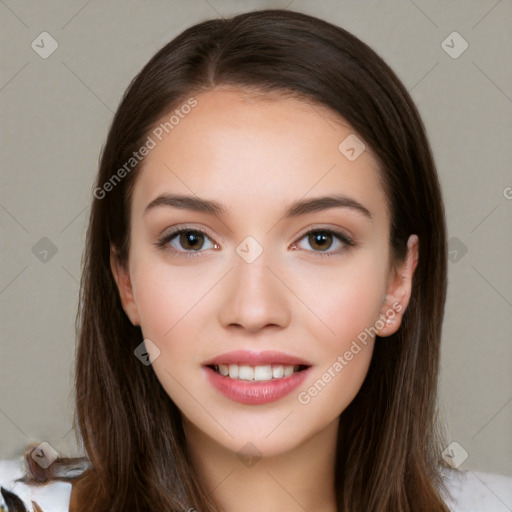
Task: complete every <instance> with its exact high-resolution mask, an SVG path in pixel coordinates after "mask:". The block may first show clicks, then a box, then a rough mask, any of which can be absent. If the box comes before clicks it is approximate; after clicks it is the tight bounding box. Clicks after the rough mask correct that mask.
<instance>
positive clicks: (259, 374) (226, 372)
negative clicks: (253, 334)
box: [217, 364, 299, 381]
mask: <svg viewBox="0 0 512 512" xmlns="http://www.w3.org/2000/svg"><path fill="white" fill-rule="evenodd" d="M217 370H218V372H219V373H220V374H221V375H223V376H224V377H227V376H229V377H230V378H231V379H241V380H254V381H265V380H272V379H281V378H283V377H289V376H290V375H293V374H294V373H295V372H296V371H298V370H299V366H297V365H296V366H292V365H282V364H275V365H270V364H267V365H264V366H249V365H238V364H230V365H226V364H219V365H217Z"/></svg>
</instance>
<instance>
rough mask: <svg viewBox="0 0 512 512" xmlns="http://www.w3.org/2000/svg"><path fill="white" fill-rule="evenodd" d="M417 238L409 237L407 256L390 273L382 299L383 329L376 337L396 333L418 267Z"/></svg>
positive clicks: (409, 296) (414, 236)
mask: <svg viewBox="0 0 512 512" xmlns="http://www.w3.org/2000/svg"><path fill="white" fill-rule="evenodd" d="M418 253H419V238H418V236H417V235H411V236H410V237H409V240H408V241H407V255H406V256H405V259H404V261H403V262H402V263H401V264H400V265H399V266H398V267H395V268H393V270H392V271H391V273H390V276H389V280H388V284H387V290H386V296H385V297H384V300H383V304H382V309H381V316H380V318H381V319H382V322H381V323H384V327H383V328H382V329H379V332H378V335H379V336H380V337H386V336H390V335H392V334H394V333H395V332H396V331H398V329H399V327H400V325H401V323H402V318H403V315H404V313H405V310H406V309H407V305H408V304H409V300H410V298H411V290H412V278H413V275H414V271H415V270H416V266H417V265H418Z"/></svg>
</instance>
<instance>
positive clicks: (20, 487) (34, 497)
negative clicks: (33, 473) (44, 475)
mask: <svg viewBox="0 0 512 512" xmlns="http://www.w3.org/2000/svg"><path fill="white" fill-rule="evenodd" d="M23 475H25V468H24V465H23V457H19V458H17V459H13V460H0V485H1V486H2V487H3V488H4V489H7V490H8V491H11V492H14V493H15V494H16V495H17V496H18V498H20V499H21V500H22V501H23V502H24V503H25V508H26V509H27V510H29V511H30V512H33V510H34V507H33V506H32V501H35V502H36V503H37V504H38V505H39V507H40V508H41V510H43V512H68V511H69V501H70V498H71V489H72V485H71V483H69V482H52V483H50V484H47V485H27V484H24V483H21V482H15V480H16V479H17V478H21V477H23ZM1 505H3V506H4V507H5V510H7V507H6V505H5V501H4V499H3V497H2V495H1V494H0V510H1Z"/></svg>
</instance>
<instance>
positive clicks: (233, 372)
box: [229, 364, 238, 379]
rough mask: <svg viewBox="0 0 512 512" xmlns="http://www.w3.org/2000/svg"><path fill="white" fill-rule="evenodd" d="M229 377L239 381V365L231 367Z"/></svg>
mask: <svg viewBox="0 0 512 512" xmlns="http://www.w3.org/2000/svg"><path fill="white" fill-rule="evenodd" d="M229 376H230V377H231V378H232V379H238V365H237V364H230V365H229Z"/></svg>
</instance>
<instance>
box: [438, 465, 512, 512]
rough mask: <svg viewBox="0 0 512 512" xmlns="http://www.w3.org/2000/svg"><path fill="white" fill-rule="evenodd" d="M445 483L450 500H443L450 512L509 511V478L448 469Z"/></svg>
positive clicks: (511, 495) (511, 481) (511, 489)
mask: <svg viewBox="0 0 512 512" xmlns="http://www.w3.org/2000/svg"><path fill="white" fill-rule="evenodd" d="M444 482H445V484H446V487H447V489H448V491H449V493H450V494H451V497H452V498H453V499H450V497H445V501H446V504H447V505H448V506H449V507H450V511H451V512H482V511H483V510H485V511H488V512H510V510H512V476H506V475H499V474H494V473H484V472H479V471H470V470H464V471H459V470H451V469H450V470H447V471H446V473H445V474H444Z"/></svg>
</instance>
